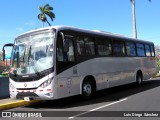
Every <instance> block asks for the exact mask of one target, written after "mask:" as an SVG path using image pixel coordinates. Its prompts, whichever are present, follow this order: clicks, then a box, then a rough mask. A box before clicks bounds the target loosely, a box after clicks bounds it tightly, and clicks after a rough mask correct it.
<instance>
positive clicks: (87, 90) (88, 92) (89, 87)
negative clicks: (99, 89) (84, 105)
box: [82, 80, 94, 100]
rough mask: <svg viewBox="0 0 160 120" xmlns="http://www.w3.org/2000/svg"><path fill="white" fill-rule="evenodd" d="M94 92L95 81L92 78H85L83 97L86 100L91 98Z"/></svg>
mask: <svg viewBox="0 0 160 120" xmlns="http://www.w3.org/2000/svg"><path fill="white" fill-rule="evenodd" d="M93 94H94V88H93V83H92V82H91V81H90V80H85V81H84V82H83V84H82V97H83V99H85V100H88V99H91V98H92V97H93Z"/></svg>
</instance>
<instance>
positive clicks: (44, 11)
mask: <svg viewBox="0 0 160 120" xmlns="http://www.w3.org/2000/svg"><path fill="white" fill-rule="evenodd" d="M39 10H40V12H41V13H40V14H38V19H39V20H41V21H42V26H43V27H44V22H47V23H48V25H49V26H51V24H50V23H49V22H48V19H47V16H48V17H50V19H51V20H52V21H53V19H54V18H55V14H54V13H53V12H52V10H53V7H51V6H50V5H49V4H46V5H44V6H39Z"/></svg>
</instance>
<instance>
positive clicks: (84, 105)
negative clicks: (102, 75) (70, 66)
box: [1, 78, 160, 120]
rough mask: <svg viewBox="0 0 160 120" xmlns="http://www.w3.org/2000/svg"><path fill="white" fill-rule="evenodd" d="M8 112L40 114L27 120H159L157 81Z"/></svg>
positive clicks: (159, 80) (159, 79) (158, 85)
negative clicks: (89, 96)
mask: <svg viewBox="0 0 160 120" xmlns="http://www.w3.org/2000/svg"><path fill="white" fill-rule="evenodd" d="M7 111H12V112H15V111H17V112H19V113H20V112H24V113H23V114H24V116H25V114H27V115H28V114H29V115H31V114H32V113H35V114H34V115H37V116H41V115H42V118H39V117H38V118H31V117H30V118H24V119H28V120H31V119H34V120H41V119H43V120H45V119H47V120H48V119H49V120H69V119H70V120H86V119H87V120H97V119H98V120H151V119H152V120H160V78H157V79H154V80H149V81H145V82H144V84H143V85H142V86H136V85H135V84H128V85H123V86H118V87H114V88H110V89H106V90H102V91H99V92H97V94H96V96H95V97H94V98H93V99H92V100H89V101H84V100H82V99H81V97H80V96H76V97H70V98H65V99H60V100H54V101H45V102H43V103H39V104H35V105H32V106H27V107H18V108H14V109H10V110H7ZM31 111H32V112H31ZM25 112H26V113H25ZM27 112H29V113H27ZM30 112H31V114H30ZM46 116H54V117H46ZM148 116H149V117H148ZM157 116H158V117H157ZM1 119H5V120H11V119H14V120H17V118H1Z"/></svg>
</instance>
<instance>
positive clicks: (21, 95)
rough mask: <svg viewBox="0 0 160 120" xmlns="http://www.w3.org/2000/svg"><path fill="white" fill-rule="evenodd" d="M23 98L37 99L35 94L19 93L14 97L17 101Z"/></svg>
mask: <svg viewBox="0 0 160 120" xmlns="http://www.w3.org/2000/svg"><path fill="white" fill-rule="evenodd" d="M24 97H31V98H35V97H36V98H37V97H39V96H38V95H37V94H35V93H33V92H30V93H29V92H19V93H18V94H17V96H16V98H17V99H23V98H24Z"/></svg>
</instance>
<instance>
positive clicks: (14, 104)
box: [0, 100, 42, 111]
mask: <svg viewBox="0 0 160 120" xmlns="http://www.w3.org/2000/svg"><path fill="white" fill-rule="evenodd" d="M38 102H42V100H31V101H24V100H20V101H16V102H9V103H5V104H1V105H0V111H2V110H7V109H11V108H16V107H22V106H28V105H32V104H34V103H38Z"/></svg>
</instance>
